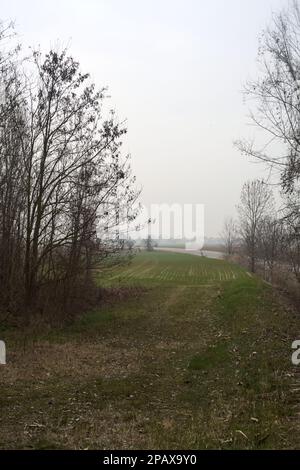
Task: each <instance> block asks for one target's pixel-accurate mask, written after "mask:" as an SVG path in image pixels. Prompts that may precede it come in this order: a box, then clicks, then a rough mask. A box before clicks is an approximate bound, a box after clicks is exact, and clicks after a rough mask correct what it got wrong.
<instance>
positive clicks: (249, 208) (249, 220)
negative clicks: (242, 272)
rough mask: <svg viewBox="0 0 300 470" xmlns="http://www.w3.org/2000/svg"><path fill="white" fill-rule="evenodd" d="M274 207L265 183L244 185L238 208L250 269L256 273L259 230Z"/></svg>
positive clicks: (255, 182)
mask: <svg viewBox="0 0 300 470" xmlns="http://www.w3.org/2000/svg"><path fill="white" fill-rule="evenodd" d="M271 207H272V192H271V191H270V189H269V188H268V186H267V185H266V184H265V182H264V181H261V180H254V181H249V182H247V183H245V184H244V186H243V188H242V192H241V197H240V204H239V206H238V211H239V216H240V231H241V236H242V239H243V244H244V249H245V251H246V255H247V256H248V258H249V264H250V269H251V271H252V272H255V268H256V261H257V257H258V244H259V229H260V226H261V223H262V221H263V220H264V218H265V217H266V215H267V214H268V213H269V211H270V209H271Z"/></svg>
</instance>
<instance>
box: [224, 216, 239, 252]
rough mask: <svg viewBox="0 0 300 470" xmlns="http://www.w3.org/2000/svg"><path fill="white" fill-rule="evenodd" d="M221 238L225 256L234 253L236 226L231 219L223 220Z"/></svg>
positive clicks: (236, 237) (236, 235) (236, 236)
mask: <svg viewBox="0 0 300 470" xmlns="http://www.w3.org/2000/svg"><path fill="white" fill-rule="evenodd" d="M221 236H222V238H223V240H224V244H225V250H226V253H227V255H232V254H233V253H234V251H235V248H236V245H237V239H238V229H237V224H236V222H235V221H234V220H233V218H232V217H228V218H226V219H225V221H224V227H223V231H222V234H221Z"/></svg>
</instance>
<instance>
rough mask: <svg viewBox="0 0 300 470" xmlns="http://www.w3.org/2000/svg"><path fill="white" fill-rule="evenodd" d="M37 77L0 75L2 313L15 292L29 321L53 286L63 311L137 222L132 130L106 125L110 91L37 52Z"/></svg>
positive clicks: (71, 64) (56, 56) (14, 71)
mask: <svg viewBox="0 0 300 470" xmlns="http://www.w3.org/2000/svg"><path fill="white" fill-rule="evenodd" d="M0 72H1V71H0ZM30 72H31V79H30V81H29V80H28V79H27V78H26V76H25V77H24V75H22V74H21V72H20V70H18V68H17V67H11V68H10V69H9V73H8V71H7V70H4V69H2V73H1V74H0V79H1V80H2V83H3V84H4V88H3V90H4V91H3V93H4V100H3V104H2V105H1V109H0V182H1V186H0V276H1V280H2V281H3V283H4V284H3V285H5V286H6V287H7V288H6V293H7V295H6V296H7V298H6V299H4V303H5V304H9V303H10V300H11V299H12V298H13V297H14V291H15V290H18V291H19V292H20V293H21V294H22V296H23V299H24V301H25V305H26V306H27V311H28V312H30V311H31V310H35V309H36V308H37V307H38V304H41V303H43V300H42V299H43V297H45V292H47V295H48V293H49V292H52V291H53V287H54V286H56V287H55V289H58V288H60V290H61V293H62V294H63V295H62V296H61V299H62V298H63V300H64V302H65V304H66V303H67V301H68V299H70V298H71V297H72V295H73V293H74V292H75V293H76V292H77V291H78V289H77V283H78V282H79V283H81V284H82V283H83V282H86V281H87V280H90V279H91V276H90V272H91V268H92V267H93V266H94V265H95V263H98V262H99V261H100V260H101V259H102V258H103V256H107V255H108V254H109V253H112V252H116V251H118V250H119V249H120V245H121V244H120V239H119V238H120V237H119V235H118V226H119V225H120V224H121V223H124V221H125V222H129V221H132V220H134V218H135V216H136V209H135V207H134V206H135V201H136V198H137V196H138V192H137V191H136V190H135V187H134V181H135V179H134V177H133V176H132V173H131V168H130V159H129V156H126V157H125V158H124V157H122V155H121V152H120V146H121V138H122V136H123V134H124V133H125V132H126V129H125V128H124V126H123V125H122V124H119V123H118V122H116V119H115V116H114V113H113V112H112V113H111V114H110V115H109V116H108V117H107V118H106V119H105V118H103V115H102V103H103V100H104V99H105V90H104V89H102V90H100V91H97V90H96V89H95V86H94V84H93V83H91V82H90V80H89V76H88V74H82V73H81V71H80V68H79V64H78V62H76V61H74V59H73V58H72V57H69V56H68V55H67V52H66V51H62V52H57V51H50V52H49V54H47V55H46V56H45V57H43V56H42V55H41V54H40V53H38V52H34V53H33V56H32V63H31V65H30ZM105 229H107V230H108V231H109V233H110V236H106V237H104V236H103V232H105ZM113 231H114V232H113ZM5 283H6V284H5ZM50 286H52V290H51V289H50ZM12 287H13V289H12ZM55 289H54V290H55Z"/></svg>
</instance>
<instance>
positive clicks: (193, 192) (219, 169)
mask: <svg viewBox="0 0 300 470" xmlns="http://www.w3.org/2000/svg"><path fill="white" fill-rule="evenodd" d="M285 4H286V1H284V0H263V1H261V0H243V1H241V0H226V1H225V0H215V1H199V0H198V1H196V0H185V1H183V0H181V1H174V0H163V1H161V0H160V1H159V0H152V1H151V2H150V1H148V2H146V1H143V2H141V1H137V0H128V1H127V2H124V1H122V0H97V1H96V0H95V1H92V0H86V1H85V2H82V1H74V0H72V1H71V0H62V1H52V2H47V3H46V2H38V1H33V0H28V1H27V2H23V1H21V0H10V1H6V2H2V11H1V17H2V19H3V20H7V21H8V20H14V21H15V26H16V31H17V32H18V34H19V39H20V42H22V44H23V50H24V52H25V53H26V51H27V48H28V47H29V46H34V47H38V46H39V47H40V48H41V50H42V51H46V50H47V49H49V47H51V46H56V45H57V44H60V47H65V46H67V47H69V49H70V52H71V53H72V55H74V56H75V57H76V59H77V60H79V61H80V63H81V65H82V68H83V70H84V71H87V72H90V73H91V75H92V78H93V80H94V81H95V83H96V84H97V86H99V87H102V86H107V87H108V88H109V95H110V96H111V98H110V100H109V107H111V108H113V109H115V110H116V113H117V116H118V117H119V119H120V120H125V119H126V120H127V126H128V135H127V136H126V139H125V141H124V146H123V151H124V153H127V152H129V153H130V154H131V155H132V164H133V169H134V172H135V174H136V176H137V183H138V184H139V185H140V186H141V187H142V188H143V191H142V202H143V203H144V204H153V203H169V204H174V203H179V204H184V203H198V204H204V205H205V235H206V236H218V235H219V233H220V231H221V228H222V223H223V220H224V218H225V216H229V215H234V214H235V206H236V204H237V202H238V198H239V194H240V190H241V187H242V184H243V182H244V181H245V180H247V179H251V178H254V177H262V176H264V175H265V169H264V167H263V166H261V165H259V164H257V163H254V162H250V161H248V160H247V159H246V158H245V157H242V156H241V155H240V154H239V152H238V151H237V149H236V148H234V146H233V141H234V140H235V139H238V138H241V137H254V136H255V130H254V129H253V127H250V126H249V125H248V122H249V120H248V118H247V109H248V104H245V103H243V97H242V93H241V91H242V88H243V84H244V83H245V81H246V80H247V79H248V78H250V77H255V76H256V74H257V68H258V65H257V49H258V41H259V35H260V34H261V32H262V30H263V28H264V27H265V26H266V25H267V24H268V23H269V22H270V20H271V17H272V12H276V11H278V10H279V9H280V8H281V7H282V6H283V5H285ZM83 5H84V8H83Z"/></svg>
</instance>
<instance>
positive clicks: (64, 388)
mask: <svg viewBox="0 0 300 470" xmlns="http://www.w3.org/2000/svg"><path fill="white" fill-rule="evenodd" d="M97 282H98V283H99V284H100V285H103V286H105V287H106V288H108V287H109V286H112V287H114V288H116V287H118V288H119V289H120V290H122V289H125V290H126V289H128V288H133V287H134V286H143V288H144V289H143V290H141V291H140V293H139V294H136V295H132V296H129V297H128V298H127V299H126V300H122V301H120V300H115V301H114V302H112V301H111V302H110V303H107V304H105V305H103V306H102V308H101V309H99V310H95V311H92V312H89V313H87V314H86V315H85V316H83V317H82V318H81V319H79V320H78V321H77V322H75V323H74V324H73V325H70V326H69V327H67V328H64V329H60V330H55V331H52V332H50V333H49V334H47V335H44V336H42V337H38V338H36V339H35V341H31V342H30V343H28V342H26V343H24V341H23V340H22V337H21V336H20V334H19V333H17V332H16V331H7V333H5V332H4V333H3V334H2V338H3V339H6V340H7V345H8V351H9V356H8V365H7V366H6V368H5V369H3V375H2V380H1V385H0V392H1V393H0V406H1V430H2V432H1V439H0V447H1V448H47V447H49V448H106V449H110V448H112V449H116V448H125V449H126V448H133V449H136V448H162V449H163V448H169V449H180V448H186V449H198V448H204V449H206V448H208V449H213V448H217V449H221V448H225V449H266V448H296V447H298V446H299V438H298V433H297V422H295V421H294V420H291V419H290V418H291V417H293V416H294V415H295V409H294V406H295V405H297V396H295V394H294V393H292V392H293V390H292V383H294V382H295V378H294V377H293V376H292V372H293V370H292V367H291V363H290V355H291V342H292V340H293V339H295V337H296V336H297V331H299V318H298V316H296V315H294V314H293V313H292V312H290V311H286V310H285V309H284V308H283V307H282V305H281V304H279V303H278V300H277V297H276V296H274V293H273V291H272V289H271V288H270V287H269V286H267V285H266V284H264V283H263V282H262V281H260V280H259V279H257V278H256V277H254V276H250V275H249V273H247V272H246V271H245V270H243V269H242V268H240V267H237V266H235V265H232V264H229V263H227V262H225V261H219V260H210V259H206V258H203V257H196V256H191V255H188V254H187V255H185V254H177V253H176V254H175V253H163V252H159V253H157V252H156V253H155V252H154V253H146V252H145V253H141V254H139V255H138V256H137V257H136V258H135V259H134V261H133V262H132V264H129V265H126V266H122V267H119V268H111V267H109V268H106V269H105V270H104V271H101V272H99V273H98V274H97ZM137 292H139V291H137ZM5 334H7V337H6V338H5V337H3V336H5ZM14 335H15V336H14ZM18 335H19V336H18ZM24 344H26V347H25V346H24Z"/></svg>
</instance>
